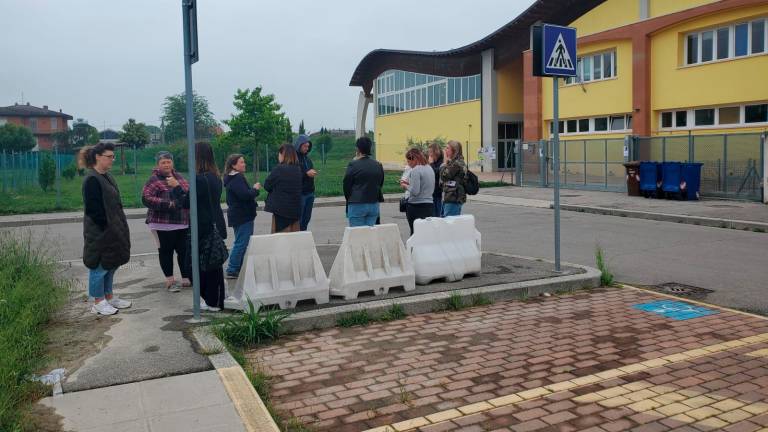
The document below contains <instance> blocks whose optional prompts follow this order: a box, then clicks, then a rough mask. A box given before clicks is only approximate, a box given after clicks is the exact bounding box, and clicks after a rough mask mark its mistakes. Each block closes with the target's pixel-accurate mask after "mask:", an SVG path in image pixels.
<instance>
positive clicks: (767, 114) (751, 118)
mask: <svg viewBox="0 0 768 432" xmlns="http://www.w3.org/2000/svg"><path fill="white" fill-rule="evenodd" d="M689 117H690V118H691V119H692V122H693V123H692V127H691V128H692V129H696V128H708V127H709V128H711V127H719V126H728V127H733V126H742V127H743V126H752V125H755V124H758V123H760V124H768V103H763V104H754V105H736V106H724V107H712V108H697V109H691V110H685V111H668V112H662V113H661V128H662V129H681V128H686V126H687V125H688V124H689V122H688V118H689ZM672 119H674V124H673V122H672Z"/></svg>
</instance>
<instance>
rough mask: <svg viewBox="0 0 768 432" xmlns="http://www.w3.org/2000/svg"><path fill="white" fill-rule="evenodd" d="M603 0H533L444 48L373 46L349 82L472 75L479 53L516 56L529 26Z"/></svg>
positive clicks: (558, 20) (564, 21)
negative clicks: (403, 75)
mask: <svg viewBox="0 0 768 432" xmlns="http://www.w3.org/2000/svg"><path fill="white" fill-rule="evenodd" d="M604 1H605V0H537V1H536V2H535V3H533V4H532V5H531V6H530V7H529V8H528V9H526V10H525V12H523V13H521V14H520V15H518V16H517V18H515V19H513V20H512V21H510V22H509V23H507V24H506V25H505V26H503V27H502V28H500V29H498V30H496V31H495V32H493V33H491V34H490V35H488V36H486V37H484V38H483V39H480V40H479V41H477V42H473V43H471V44H469V45H465V46H463V47H461V48H456V49H452V50H448V51H431V52H430V51H403V50H388V49H377V50H373V51H371V52H369V53H368V54H367V55H366V56H365V57H363V59H362V60H361V61H360V64H358V65H357V68H356V69H355V72H354V73H353V74H352V79H351V80H350V82H349V85H350V86H352V87H356V86H361V87H363V90H364V91H365V93H366V94H370V93H371V89H372V87H373V80H374V79H376V77H378V76H379V75H380V74H381V73H382V72H385V71H387V70H389V69H399V70H406V71H410V72H419V73H426V74H431V75H439V76H466V75H475V74H478V73H480V71H481V70H482V64H481V56H480V53H481V52H483V51H485V50H487V49H489V48H495V49H496V50H495V52H494V57H495V63H496V64H504V63H506V62H508V61H509V60H512V59H514V58H517V57H519V56H520V55H522V53H523V51H525V50H527V49H528V48H529V44H530V27H531V26H532V25H533V24H535V23H537V22H546V23H550V24H559V25H568V24H569V23H571V22H573V21H575V20H576V19H577V18H579V17H580V16H582V15H584V14H585V13H586V12H588V11H590V10H592V9H593V8H595V7H596V6H598V5H600V4H601V3H603V2H604Z"/></svg>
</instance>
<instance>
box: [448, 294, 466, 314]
mask: <svg viewBox="0 0 768 432" xmlns="http://www.w3.org/2000/svg"><path fill="white" fill-rule="evenodd" d="M443 306H444V307H445V310H452V311H457V310H462V309H464V308H465V307H466V306H467V305H465V304H464V299H463V298H461V294H459V292H458V291H451V294H450V296H449V297H448V298H447V299H445V300H443Z"/></svg>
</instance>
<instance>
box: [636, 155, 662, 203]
mask: <svg viewBox="0 0 768 432" xmlns="http://www.w3.org/2000/svg"><path fill="white" fill-rule="evenodd" d="M660 191H661V164H660V163H658V162H640V194H641V195H643V196H644V197H646V198H648V197H658V196H660V195H661V194H660V193H659V192H660Z"/></svg>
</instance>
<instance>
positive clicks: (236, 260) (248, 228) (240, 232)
mask: <svg viewBox="0 0 768 432" xmlns="http://www.w3.org/2000/svg"><path fill="white" fill-rule="evenodd" d="M233 228H234V230H235V242H234V243H233V244H232V251H231V252H230V253H229V264H227V273H240V267H242V265H243V256H244V255H245V250H246V249H247V248H248V240H250V239H251V236H252V235H253V221H250V222H246V223H244V224H242V225H238V226H236V227H233Z"/></svg>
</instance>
